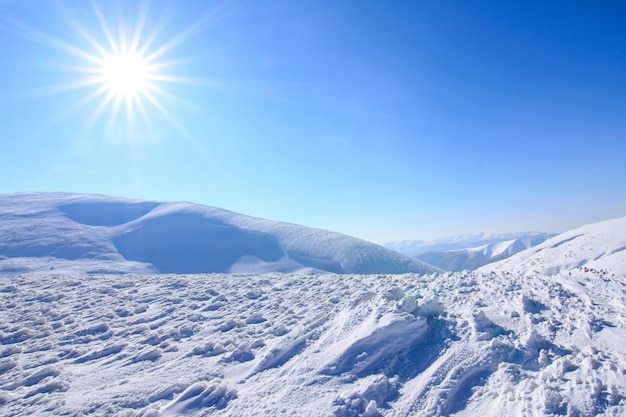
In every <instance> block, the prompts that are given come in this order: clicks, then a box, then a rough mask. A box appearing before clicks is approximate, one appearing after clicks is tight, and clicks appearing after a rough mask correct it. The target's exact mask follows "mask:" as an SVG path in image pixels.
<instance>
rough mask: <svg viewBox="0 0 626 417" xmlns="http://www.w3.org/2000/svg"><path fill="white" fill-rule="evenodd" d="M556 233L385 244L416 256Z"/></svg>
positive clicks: (474, 235)
mask: <svg viewBox="0 0 626 417" xmlns="http://www.w3.org/2000/svg"><path fill="white" fill-rule="evenodd" d="M552 236H554V233H542V232H521V233H501V234H493V233H468V234H462V235H455V236H450V237H445V238H441V239H436V240H432V241H423V240H403V241H400V242H387V243H384V244H383V246H384V247H386V248H389V249H393V250H395V251H396V252H400V253H403V254H405V255H408V256H415V255H418V254H422V253H426V252H447V251H452V250H462V249H470V248H477V247H481V246H485V245H490V244H495V243H499V242H505V241H510V240H515V239H520V240H527V239H531V240H533V239H548V238H550V237H552Z"/></svg>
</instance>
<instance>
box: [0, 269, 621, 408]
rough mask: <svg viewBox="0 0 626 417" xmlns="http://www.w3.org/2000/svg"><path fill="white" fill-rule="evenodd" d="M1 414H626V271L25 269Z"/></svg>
mask: <svg viewBox="0 0 626 417" xmlns="http://www.w3.org/2000/svg"><path fill="white" fill-rule="evenodd" d="M0 297H2V300H3V302H2V303H0V344H1V345H0V412H1V414H2V415H6V416H18V415H94V416H105V415H106V416H110V415H117V416H174V415H190V416H205V415H212V416H213V415H214V416H241V415H274V416H280V415H285V416H291V415H306V416H339V417H343V416H369V417H371V416H381V415H383V416H446V415H459V416H470V415H482V416H547V415H570V416H595V415H605V416H618V415H625V414H626V399H625V398H626V352H625V350H626V348H625V346H626V343H624V341H625V337H626V331H625V329H626V314H625V312H626V307H625V306H626V285H625V284H624V280H623V278H616V277H610V276H608V277H607V276H603V277H602V278H600V277H598V276H596V275H594V274H588V275H584V276H580V277H574V278H573V277H571V276H568V275H555V276H552V277H546V276H542V275H530V276H521V275H512V274H505V273H497V272H493V273H450V274H441V275H414V274H407V275H334V274H324V275H292V274H280V273H272V274H265V275H226V274H206V275H91V276H65V275H64V276H49V275H44V274H40V275H23V276H13V277H11V278H10V279H9V278H8V277H4V278H2V282H0Z"/></svg>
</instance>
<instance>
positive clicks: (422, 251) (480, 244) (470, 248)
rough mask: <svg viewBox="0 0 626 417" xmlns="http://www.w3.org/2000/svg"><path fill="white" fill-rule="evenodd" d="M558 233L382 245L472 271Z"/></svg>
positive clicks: (458, 237)
mask: <svg viewBox="0 0 626 417" xmlns="http://www.w3.org/2000/svg"><path fill="white" fill-rule="evenodd" d="M552 236H555V234H553V233H541V232H524V233H505V234H487V233H474V234H464V235H456V236H451V237H447V238H441V239H437V240H433V241H422V240H403V241H401V242H389V243H385V244H384V245H383V246H385V247H387V248H389V249H393V250H395V251H397V252H400V253H403V254H405V255H408V256H413V257H414V258H415V259H418V260H420V261H423V262H426V263H428V264H430V265H433V266H436V267H438V268H441V269H443V270H446V271H462V270H465V269H469V270H473V269H476V268H479V267H481V266H483V265H486V264H488V263H491V262H495V261H499V260H502V259H506V258H508V257H509V256H511V255H513V254H515V253H518V252H521V251H523V250H525V249H528V248H531V247H533V246H535V245H538V244H540V243H542V242H543V241H545V240H546V239H548V238H550V237H552Z"/></svg>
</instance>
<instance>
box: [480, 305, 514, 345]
mask: <svg viewBox="0 0 626 417" xmlns="http://www.w3.org/2000/svg"><path fill="white" fill-rule="evenodd" d="M474 330H475V331H476V340H489V339H492V338H494V337H498V336H500V335H503V334H507V333H508V332H507V331H506V330H505V329H504V328H503V327H501V326H498V325H497V324H495V323H494V322H493V321H491V320H489V318H488V317H487V316H486V315H485V312H484V311H482V310H481V311H479V312H478V313H475V314H474Z"/></svg>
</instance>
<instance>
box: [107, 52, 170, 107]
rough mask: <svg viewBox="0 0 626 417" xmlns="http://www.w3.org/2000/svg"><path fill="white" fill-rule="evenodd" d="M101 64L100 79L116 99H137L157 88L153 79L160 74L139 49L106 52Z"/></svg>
mask: <svg viewBox="0 0 626 417" xmlns="http://www.w3.org/2000/svg"><path fill="white" fill-rule="evenodd" d="M99 65H100V68H99V70H100V71H99V72H100V75H99V77H98V79H99V81H100V83H101V84H102V87H104V88H105V89H106V91H107V92H108V94H109V95H112V96H113V97H114V98H115V99H116V100H122V99H124V100H137V99H139V97H140V96H142V95H146V94H148V93H149V92H150V91H154V90H155V85H154V83H153V80H154V79H155V78H156V77H157V75H158V74H157V73H156V72H155V71H154V68H153V67H151V66H150V63H149V62H148V59H147V58H146V57H144V56H143V55H142V54H141V52H139V51H136V50H133V49H122V50H116V51H113V52H110V53H106V55H105V56H104V57H103V58H102V60H101V61H100V62H99Z"/></svg>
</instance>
